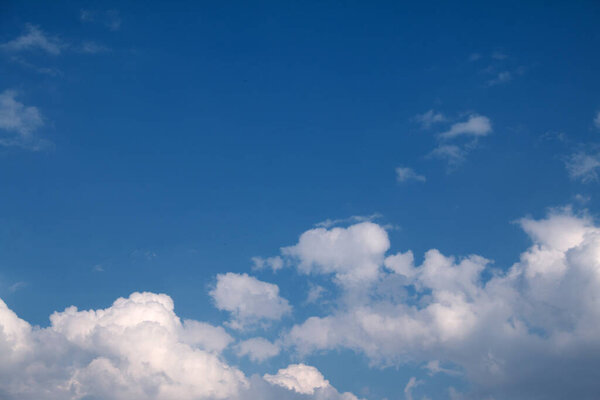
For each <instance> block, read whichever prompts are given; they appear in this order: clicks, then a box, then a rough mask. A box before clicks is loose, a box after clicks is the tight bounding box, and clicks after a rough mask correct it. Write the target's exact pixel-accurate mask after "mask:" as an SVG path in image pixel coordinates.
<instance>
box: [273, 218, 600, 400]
mask: <svg viewBox="0 0 600 400" xmlns="http://www.w3.org/2000/svg"><path fill="white" fill-rule="evenodd" d="M520 223H521V226H522V227H523V229H524V230H525V232H526V233H528V235H529V236H530V237H531V239H532V241H533V245H532V246H531V247H530V248H529V249H528V250H527V251H525V252H524V253H523V254H522V255H521V258H520V261H519V262H517V263H515V264H514V265H513V266H512V267H511V268H510V269H509V270H508V271H506V272H505V273H500V272H498V271H496V272H494V273H493V274H492V277H491V278H487V279H484V278H483V277H482V272H483V271H484V270H485V269H486V268H489V267H488V266H489V261H488V260H487V259H485V258H483V257H480V256H476V255H472V256H469V257H466V258H462V259H456V258H454V257H448V256H444V255H443V254H441V253H440V252H439V251H438V250H435V249H433V250H429V251H428V252H427V253H426V254H425V258H424V261H423V263H422V264H421V265H419V266H415V265H414V257H413V256H412V253H411V252H406V253H399V254H397V255H391V256H388V257H386V258H385V260H384V261H383V264H384V265H385V266H386V268H388V269H389V270H391V271H393V272H392V273H389V274H387V275H381V276H380V279H379V280H378V281H377V283H376V285H375V287H374V288H373V291H372V296H371V298H370V299H368V300H365V301H363V302H362V303H360V304H358V303H346V302H343V303H340V304H339V305H338V308H337V310H335V311H334V312H333V313H332V314H330V315H326V316H323V317H310V318H308V319H307V320H306V321H304V322H303V323H302V324H299V325H296V326H294V327H293V328H292V329H291V330H290V331H289V333H288V334H287V335H286V337H285V339H284V340H285V342H286V343H287V345H289V346H292V347H294V348H295V349H296V350H297V351H298V352H299V353H301V354H306V353H310V352H314V351H323V350H332V349H339V348H349V349H353V350H355V351H357V352H361V353H363V354H365V355H366V356H367V357H368V358H369V359H370V360H371V362H372V363H373V364H376V365H382V366H386V365H398V364H403V363H406V362H418V363H420V362H425V363H427V365H428V366H430V367H431V368H429V369H430V370H432V369H435V370H436V372H441V373H451V374H453V375H456V374H458V373H459V371H462V374H464V376H465V378H466V379H467V380H468V381H469V382H470V383H471V384H472V387H473V392H472V393H471V395H472V396H473V397H474V398H483V397H486V396H490V395H493V396H494V397H495V398H499V399H502V398H523V399H525V398H551V399H552V398H556V399H559V398H565V397H577V398H593V397H594V393H597V391H598V389H599V386H598V383H597V382H599V380H598V378H600V377H599V376H598V372H597V369H596V368H593V367H592V366H593V365H597V363H598V362H600V297H599V296H598V293H600V229H599V228H598V227H597V226H595V225H594V223H593V221H592V220H591V219H590V218H589V217H586V216H576V215H574V214H573V213H572V211H570V210H569V209H562V210H553V211H552V212H551V213H550V214H549V216H548V217H547V218H545V219H542V220H533V219H523V220H521V221H520ZM386 285H396V287H397V290H396V292H398V293H402V291H401V289H402V288H412V289H411V291H412V292H413V293H415V294H414V295H411V296H409V295H404V296H402V295H399V296H396V297H392V298H387V297H381V296H378V295H377V293H378V292H377V289H378V288H380V287H384V286H386ZM431 361H435V363H428V362H431ZM441 363H443V364H444V365H447V366H448V367H447V368H441V367H440V364H441ZM573 371H577V372H573Z"/></svg>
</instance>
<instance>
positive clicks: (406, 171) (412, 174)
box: [396, 167, 427, 182]
mask: <svg viewBox="0 0 600 400" xmlns="http://www.w3.org/2000/svg"><path fill="white" fill-rule="evenodd" d="M396 180H397V181H398V182H408V181H417V182H425V181H426V180H427V178H425V176H424V175H421V174H418V173H417V172H416V171H415V170H414V169H412V168H409V167H397V168H396Z"/></svg>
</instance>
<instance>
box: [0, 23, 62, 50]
mask: <svg viewBox="0 0 600 400" xmlns="http://www.w3.org/2000/svg"><path fill="white" fill-rule="evenodd" d="M65 47H66V44H65V43H63V42H62V41H61V40H60V39H59V38H57V37H52V36H48V35H46V34H45V33H44V32H43V31H42V30H41V29H40V28H38V27H37V26H34V25H30V24H27V25H26V26H25V33H24V34H23V35H21V36H19V37H18V38H16V39H13V40H11V41H9V42H6V43H3V44H0V49H3V50H7V51H14V52H18V51H27V50H33V49H38V50H42V51H45V52H46V53H49V54H52V55H58V54H60V52H61V51H62V49H63V48H65Z"/></svg>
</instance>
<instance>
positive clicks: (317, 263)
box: [282, 222, 390, 288]
mask: <svg viewBox="0 0 600 400" xmlns="http://www.w3.org/2000/svg"><path fill="white" fill-rule="evenodd" d="M389 247H390V241H389V239H388V235H387V232H386V231H385V229H383V228H382V227H381V226H379V225H377V224H375V223H373V222H363V223H360V224H356V225H352V226H350V227H348V228H339V227H338V228H332V229H329V230H328V229H324V228H316V229H311V230H308V231H306V232H304V233H303V234H302V235H301V236H300V239H299V240H298V243H297V244H296V245H294V246H290V247H285V248H283V249H282V252H283V254H284V255H286V256H288V257H293V258H296V259H297V260H298V261H299V264H298V269H299V270H300V271H301V272H303V273H305V274H310V273H318V274H333V275H334V276H335V279H336V282H338V283H339V284H341V285H343V286H344V287H346V288H356V287H359V286H364V285H367V284H368V283H369V282H373V281H374V280H376V279H377V278H378V276H379V272H380V267H381V264H382V262H383V256H384V254H385V252H386V251H387V250H388V248H389Z"/></svg>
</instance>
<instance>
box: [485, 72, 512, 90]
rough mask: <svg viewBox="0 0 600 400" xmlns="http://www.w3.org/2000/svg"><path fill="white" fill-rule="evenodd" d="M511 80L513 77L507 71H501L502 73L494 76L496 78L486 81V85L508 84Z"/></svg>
mask: <svg viewBox="0 0 600 400" xmlns="http://www.w3.org/2000/svg"><path fill="white" fill-rule="evenodd" d="M512 79H513V75H512V74H511V73H510V72H509V71H502V72H499V73H498V75H496V77H494V78H492V79H490V80H489V81H487V85H488V86H495V85H501V84H503V83H508V82H510V81H512Z"/></svg>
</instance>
